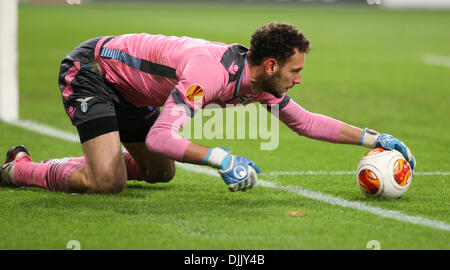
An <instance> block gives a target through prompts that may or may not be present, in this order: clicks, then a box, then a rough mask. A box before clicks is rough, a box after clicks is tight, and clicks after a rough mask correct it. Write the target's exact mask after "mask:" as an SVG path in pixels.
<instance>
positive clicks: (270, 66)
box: [263, 58, 279, 76]
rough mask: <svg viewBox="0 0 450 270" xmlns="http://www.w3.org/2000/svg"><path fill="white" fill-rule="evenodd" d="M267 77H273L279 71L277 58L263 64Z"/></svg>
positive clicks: (267, 60)
mask: <svg viewBox="0 0 450 270" xmlns="http://www.w3.org/2000/svg"><path fill="white" fill-rule="evenodd" d="M263 65H264V71H265V73H266V75H268V76H272V75H273V74H275V73H276V72H277V71H278V68H279V66H278V61H277V60H276V59H275V58H267V59H266V60H264V62H263Z"/></svg>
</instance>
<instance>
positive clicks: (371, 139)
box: [359, 128, 416, 172]
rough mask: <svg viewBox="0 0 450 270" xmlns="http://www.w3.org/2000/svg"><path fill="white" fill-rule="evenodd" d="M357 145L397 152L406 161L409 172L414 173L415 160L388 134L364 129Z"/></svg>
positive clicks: (409, 152)
mask: <svg viewBox="0 0 450 270" xmlns="http://www.w3.org/2000/svg"><path fill="white" fill-rule="evenodd" d="M359 144H360V145H363V146H366V147H369V148H377V147H383V148H386V149H389V150H397V151H399V152H400V153H401V154H402V155H403V157H404V158H405V159H406V161H408V163H409V165H410V167H411V171H412V172H414V168H415V167H416V160H415V158H414V156H413V154H412V153H411V151H410V150H409V148H408V147H407V146H406V145H405V144H404V143H403V142H402V141H400V140H398V139H396V138H395V137H394V136H392V135H389V134H379V133H378V132H376V131H374V130H370V129H367V128H366V129H364V130H363V133H362V135H361V140H360V142H359Z"/></svg>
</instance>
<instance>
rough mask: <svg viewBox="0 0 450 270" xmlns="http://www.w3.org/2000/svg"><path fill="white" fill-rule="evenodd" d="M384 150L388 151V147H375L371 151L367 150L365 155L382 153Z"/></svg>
mask: <svg viewBox="0 0 450 270" xmlns="http://www.w3.org/2000/svg"><path fill="white" fill-rule="evenodd" d="M384 151H386V149H384V148H383V147H378V148H375V149H372V150H370V151H369V152H367V153H366V154H365V155H364V156H365V157H368V156H373V155H376V154H378V153H381V152H384Z"/></svg>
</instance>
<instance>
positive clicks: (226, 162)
mask: <svg viewBox="0 0 450 270" xmlns="http://www.w3.org/2000/svg"><path fill="white" fill-rule="evenodd" d="M230 164H231V155H230V154H228V155H226V156H225V158H224V159H223V160H222V163H221V164H220V169H221V170H226V169H228V168H229V167H230Z"/></svg>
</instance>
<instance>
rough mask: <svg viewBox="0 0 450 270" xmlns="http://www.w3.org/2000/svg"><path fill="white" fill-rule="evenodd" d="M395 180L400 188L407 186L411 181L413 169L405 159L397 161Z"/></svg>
mask: <svg viewBox="0 0 450 270" xmlns="http://www.w3.org/2000/svg"><path fill="white" fill-rule="evenodd" d="M394 179H395V182H397V184H399V185H400V186H406V185H407V184H408V183H409V181H410V179H411V168H410V167H409V164H408V162H406V160H404V159H397V160H396V161H395V163H394Z"/></svg>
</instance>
